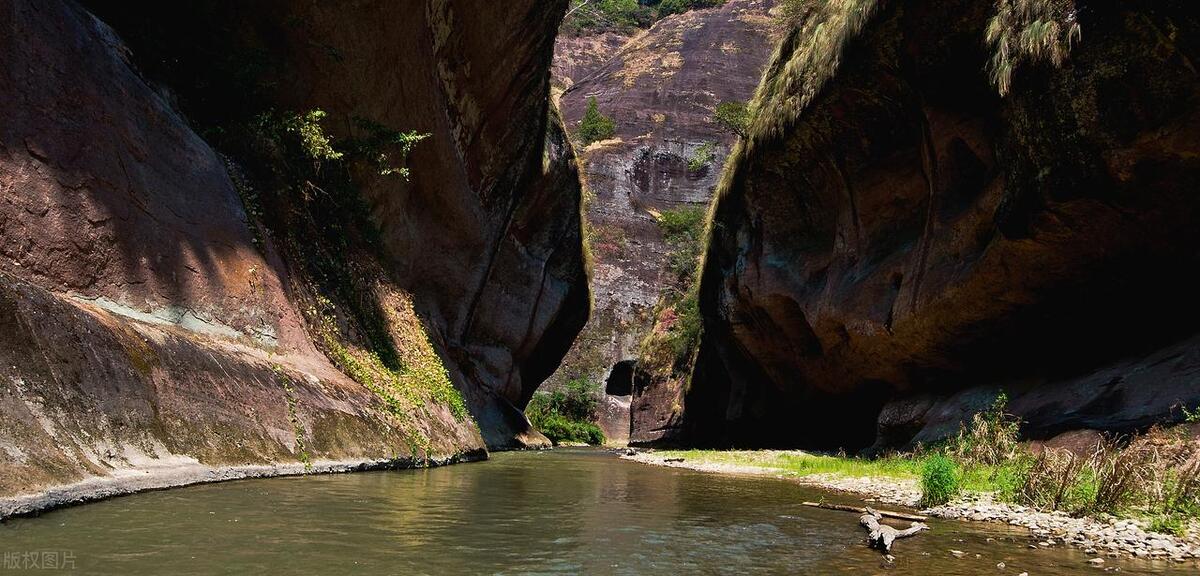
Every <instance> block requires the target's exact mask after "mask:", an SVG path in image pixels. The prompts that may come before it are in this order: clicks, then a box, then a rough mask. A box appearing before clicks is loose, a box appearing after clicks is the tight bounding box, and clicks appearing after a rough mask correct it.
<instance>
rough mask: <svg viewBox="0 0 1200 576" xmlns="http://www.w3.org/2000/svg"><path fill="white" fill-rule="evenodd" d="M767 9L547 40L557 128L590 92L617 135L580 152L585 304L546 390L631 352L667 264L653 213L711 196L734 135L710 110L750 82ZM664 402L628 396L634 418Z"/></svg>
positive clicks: (752, 4)
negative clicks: (696, 158) (694, 161)
mask: <svg viewBox="0 0 1200 576" xmlns="http://www.w3.org/2000/svg"><path fill="white" fill-rule="evenodd" d="M771 5H772V3H771V2H768V1H765V0H730V1H729V2H727V3H725V5H724V6H722V7H720V8H715V9H709V10H696V11H691V12H687V13H684V14H678V15H674V16H671V17H668V18H665V19H663V20H661V21H659V22H658V23H656V24H655V25H654V26H653V27H652V28H651V29H650V30H648V31H647V32H645V33H643V34H640V35H638V36H635V37H633V38H631V39H629V40H628V42H627V43H625V44H624V45H623V46H620V47H619V49H614V48H613V45H614V41H613V36H614V35H612V34H604V35H601V36H597V37H586V38H560V39H559V40H558V46H557V48H556V50H555V74H556V80H557V81H558V82H559V83H560V84H561V85H562V86H564V87H567V88H568V89H567V90H566V92H565V93H564V94H563V95H562V97H561V98H560V103H561V106H562V110H563V116H564V118H565V119H566V121H567V126H568V130H574V129H575V128H576V127H577V126H578V122H579V120H580V119H581V118H582V117H583V114H584V111H585V109H586V107H587V102H588V100H589V99H590V98H593V97H594V98H596V100H597V103H598V106H599V109H600V111H601V112H602V113H603V114H605V115H608V116H610V117H611V118H612V119H613V120H614V121H615V123H616V132H617V134H616V138H615V139H613V140H609V141H606V142H601V143H596V144H593V145H592V146H590V147H588V148H587V149H586V150H585V151H584V152H583V153H582V157H583V165H584V170H585V171H586V173H587V180H588V186H589V188H590V190H591V193H592V194H594V198H593V199H592V200H591V202H590V203H589V205H588V214H587V218H588V221H589V224H590V226H591V228H592V236H593V239H592V253H593V254H592V255H593V258H594V274H593V292H594V293H595V310H594V312H593V315H592V319H591V321H590V322H589V323H588V325H587V326H586V327H585V328H584V330H583V332H582V333H581V334H580V336H579V338H578V340H577V341H576V343H575V345H574V347H573V348H572V350H571V352H570V353H569V354H568V356H567V358H566V359H565V360H564V362H563V366H562V368H561V369H560V370H559V371H558V372H557V373H556V374H555V375H554V377H553V378H551V380H549V381H548V382H547V385H548V386H554V385H557V384H559V383H561V382H565V381H567V380H569V379H572V378H586V379H589V380H591V381H593V382H605V381H606V379H607V377H608V374H609V372H610V371H611V370H612V368H613V366H615V365H617V364H618V363H620V362H622V361H631V360H634V359H635V358H636V357H637V349H638V345H639V343H640V342H641V340H642V338H643V337H644V336H645V334H646V332H647V330H649V328H650V327H651V326H652V324H653V312H654V306H655V304H656V303H657V301H658V299H659V296H660V294H662V292H663V291H664V290H665V289H667V287H668V286H669V285H670V284H671V283H672V282H673V275H672V274H671V272H669V271H668V270H667V263H668V257H669V254H670V251H671V248H670V246H668V245H667V243H666V242H665V241H664V240H663V236H662V231H661V229H660V228H659V226H658V224H657V222H656V218H655V214H657V213H660V212H662V211H664V210H670V209H674V208H679V207H684V206H694V207H703V206H706V205H707V204H708V201H709V199H710V198H711V197H712V192H713V189H714V187H715V186H716V183H717V178H718V176H719V174H720V167H721V164H722V163H723V162H724V159H725V156H726V151H727V149H728V147H729V146H730V145H732V143H733V139H734V138H733V136H731V135H729V134H727V133H724V132H722V131H721V130H720V129H719V128H718V127H717V126H716V125H715V124H714V123H713V122H712V121H711V116H712V113H713V109H714V108H715V107H716V106H717V104H719V103H721V102H726V101H734V100H739V101H744V100H746V99H748V98H749V97H750V95H751V93H752V92H753V90H754V86H756V85H757V84H758V81H759V78H760V76H761V72H762V69H763V67H764V65H765V64H766V62H767V60H768V58H769V56H770V50H771V45H772V43H773V38H772V34H773V33H774V32H775V30H774V25H775V24H774V21H773V20H772V18H771V17H770V16H768V14H767V12H768V10H769V9H770V8H771ZM597 55H599V56H601V57H602V59H601V58H597ZM705 143H714V144H716V147H715V150H714V152H715V153H714V157H713V159H712V161H711V162H710V163H708V164H707V165H705V166H703V167H702V168H700V169H698V170H692V169H689V167H688V160H689V159H690V158H691V157H692V156H693V154H695V152H696V150H697V149H698V148H699V147H701V146H702V145H704V144H705ZM660 397H661V398H660ZM609 400H610V404H613V405H614V406H617V404H616V403H613V402H611V401H612V400H613V399H609ZM676 403H677V402H676V401H675V399H674V396H673V395H671V394H659V395H657V396H655V399H654V400H651V399H650V397H649V396H646V397H645V399H644V400H642V401H641V402H640V403H639V400H638V398H636V397H635V398H634V399H633V404H634V414H635V415H637V414H650V413H653V414H654V417H653V419H660V418H666V417H669V415H670V414H671V411H672V405H674V404H676ZM625 417H626V418H627V417H628V416H625ZM639 421H641V422H646V424H639V423H638V422H639ZM648 422H649V420H648V419H646V418H641V419H639V418H637V417H635V418H634V425H633V435H634V436H633V437H634V439H642V440H644V439H645V438H644V436H646V435H647V434H657V432H650V429H651V428H655V429H656V428H657V427H658V425H657V424H655V425H651V424H648ZM613 426H615V425H613ZM623 435H624V434H623Z"/></svg>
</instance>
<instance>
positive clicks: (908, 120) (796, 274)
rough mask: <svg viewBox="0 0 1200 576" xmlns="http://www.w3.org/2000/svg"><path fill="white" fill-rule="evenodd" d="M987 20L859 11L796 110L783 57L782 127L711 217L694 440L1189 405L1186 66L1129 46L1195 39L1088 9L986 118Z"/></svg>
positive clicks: (814, 435)
mask: <svg viewBox="0 0 1200 576" xmlns="http://www.w3.org/2000/svg"><path fill="white" fill-rule="evenodd" d="M855 6H858V5H857V4H856V5H855ZM992 9H993V7H992V5H991V4H989V3H986V2H985V3H978V2H967V1H965V0H955V1H952V2H933V1H931V0H925V1H922V2H919V3H918V7H913V6H912V5H906V7H905V8H904V9H899V8H898V7H897V5H895V4H888V3H875V2H871V3H868V4H867V8H866V9H865V10H866V13H867V14H868V16H867V17H866V18H865V20H864V24H863V27H862V29H861V30H857V29H853V30H849V31H848V34H849V35H850V37H851V38H852V40H850V41H849V43H848V46H851V47H853V49H852V50H847V51H846V52H845V58H842V59H839V60H835V61H834V62H835V64H834V66H836V68H835V69H833V70H832V71H829V74H828V75H827V76H826V75H820V74H814V75H812V76H804V77H803V78H804V80H797V82H798V83H799V84H804V83H805V82H809V81H810V80H811V85H808V84H805V87H800V86H793V87H792V88H793V89H794V90H795V91H796V92H788V91H787V90H785V89H784V88H783V86H784V85H787V82H789V81H791V79H790V77H788V78H782V77H781V76H780V75H784V76H786V75H787V74H789V72H788V71H789V70H794V67H795V66H800V65H801V64H802V62H804V60H803V58H802V57H801V55H802V54H805V53H806V52H804V51H800V50H796V47H797V46H804V45H805V44H803V43H798V44H796V45H785V47H784V49H783V50H782V51H781V53H780V55H779V63H778V64H779V65H777V66H774V67H772V68H770V69H769V70H772V71H773V72H771V73H770V75H769V76H768V77H767V79H766V81H767V83H768V84H769V85H772V86H774V87H776V88H777V93H774V94H770V95H769V96H772V97H774V98H775V99H774V100H770V102H771V103H776V102H778V107H777V109H775V108H772V109H771V110H772V112H773V113H774V114H775V115H774V116H768V117H763V118H760V119H759V122H758V124H757V125H756V129H755V130H754V134H753V135H752V136H751V138H750V139H748V141H747V142H745V143H744V145H743V146H742V147H741V148H740V152H739V153H738V154H735V155H734V157H733V158H732V159H731V160H730V165H729V167H728V169H727V172H726V176H727V177H726V178H725V180H724V182H725V183H726V186H725V187H724V188H723V189H722V190H721V191H720V193H719V195H718V197H719V198H720V200H719V201H718V203H717V205H716V206H715V208H714V211H713V214H714V226H713V230H714V231H715V232H714V234H713V236H712V238H711V242H710V247H709V250H708V256H707V258H706V260H705V269H704V271H703V279H702V281H701V293H700V308H701V311H702V313H703V314H704V316H705V326H704V327H705V330H704V335H703V339H702V342H701V343H700V345H699V346H698V348H697V354H698V357H697V360H696V367H695V370H694V371H693V373H692V381H691V388H690V391H689V393H688V395H687V398H686V399H685V402H684V414H685V416H684V420H685V421H686V422H687V424H686V425H685V428H686V429H687V430H688V433H689V434H694V435H695V436H694V437H695V438H696V441H697V442H711V443H714V444H719V443H723V442H724V443H736V444H739V445H752V444H754V443H756V442H765V441H768V440H769V441H770V442H771V443H773V444H787V445H795V446H801V447H812V448H828V449H837V448H839V447H841V448H845V449H847V450H850V451H853V450H856V449H865V448H871V450H873V451H876V452H878V451H882V450H884V449H887V448H889V447H903V446H906V445H909V444H912V443H915V442H918V441H920V442H925V443H926V444H928V443H929V442H931V441H933V440H936V439H940V438H945V437H947V436H949V435H953V434H955V433H957V431H958V428H959V423H960V422H961V421H963V420H965V419H969V417H970V415H971V414H972V413H974V412H977V411H979V410H981V409H983V408H986V407H987V406H988V405H989V404H990V403H991V402H992V401H993V399H994V398H995V397H996V395H997V393H998V391H999V390H1000V389H1004V390H1006V391H1007V392H1008V395H1009V398H1010V402H1009V404H1008V408H1009V410H1010V411H1011V412H1012V413H1014V414H1016V415H1017V416H1020V417H1021V418H1022V419H1023V420H1024V421H1025V425H1024V426H1023V427H1022V428H1023V431H1024V432H1025V433H1026V434H1029V435H1031V436H1034V437H1037V438H1050V437H1053V436H1054V435H1056V434H1058V433H1060V432H1063V431H1066V430H1074V429H1093V430H1114V431H1127V430H1132V429H1138V428H1142V427H1145V426H1149V425H1151V424H1154V423H1157V422H1160V421H1162V420H1164V419H1168V418H1174V416H1172V412H1171V410H1172V406H1174V405H1176V404H1177V403H1179V402H1181V401H1182V402H1184V403H1191V404H1200V388H1197V387H1196V386H1195V385H1194V383H1195V381H1196V379H1197V377H1198V375H1200V336H1197V334H1196V329H1195V327H1196V326H1197V321H1198V320H1200V301H1197V300H1196V299H1195V298H1193V295H1194V294H1195V293H1197V292H1198V291H1200V273H1198V272H1197V268H1196V267H1195V266H1193V265H1191V263H1194V262H1196V261H1197V258H1198V257H1200V254H1198V251H1200V249H1198V248H1197V247H1200V228H1197V227H1196V226H1195V225H1194V224H1195V222H1196V221H1197V220H1198V219H1200V197H1197V196H1196V195H1194V194H1190V193H1189V191H1190V190H1192V189H1194V183H1195V182H1196V181H1197V179H1200V169H1198V168H1197V166H1196V165H1195V163H1194V162H1192V161H1191V160H1190V158H1193V157H1194V155H1195V153H1196V151H1197V148H1198V147H1200V115H1198V114H1197V113H1196V109H1195V102H1196V101H1197V96H1198V95H1200V87H1198V85H1197V83H1196V82H1195V81H1194V76H1193V73H1192V72H1191V70H1190V68H1189V67H1188V65H1187V64H1186V63H1187V62H1193V61H1195V60H1196V58H1197V57H1200V53H1196V48H1195V47H1194V46H1191V45H1185V44H1183V43H1177V44H1171V45H1170V46H1161V45H1160V44H1159V43H1158V42H1157V41H1155V40H1153V39H1150V38H1148V37H1147V36H1146V35H1145V34H1144V32H1143V29H1142V28H1141V26H1142V25H1141V24H1133V22H1144V21H1146V20H1145V19H1147V18H1148V19H1150V20H1149V21H1152V22H1157V24H1150V26H1151V27H1155V26H1166V27H1170V26H1175V25H1178V24H1176V23H1177V22H1189V23H1190V24H1188V25H1189V26H1194V25H1195V21H1194V20H1192V19H1189V17H1188V16H1186V13H1187V11H1188V9H1189V8H1187V7H1185V6H1184V4H1182V3H1175V4H1171V5H1170V6H1169V7H1167V6H1165V5H1164V6H1163V7H1161V8H1160V7H1158V6H1157V5H1156V7H1155V8H1154V9H1152V10H1151V9H1147V8H1145V7H1139V6H1138V5H1134V4H1129V3H1117V4H1106V5H1104V6H1091V7H1089V10H1088V16H1087V20H1088V22H1087V23H1086V24H1085V29H1086V30H1088V32H1086V35H1087V39H1086V40H1085V41H1083V42H1080V43H1078V44H1077V45H1076V46H1075V47H1074V48H1073V50H1072V54H1071V57H1070V59H1069V60H1070V61H1069V63H1068V64H1066V65H1065V67H1064V69H1063V70H1054V69H1051V68H1050V67H1047V68H1046V69H1044V70H1041V71H1039V73H1037V74H1033V73H1030V74H1029V75H1028V76H1022V75H1021V74H1018V78H1019V79H1020V81H1019V82H1017V83H1016V84H1015V85H1014V87H1013V91H1012V92H1011V93H1010V94H1008V95H1007V96H1006V97H1004V98H999V97H998V96H996V93H995V88H994V87H993V86H992V85H990V84H989V82H988V80H987V78H986V76H985V75H984V74H982V73H980V72H979V71H980V70H981V69H983V68H984V67H985V65H986V62H987V61H988V58H989V57H990V54H989V53H987V51H986V46H985V45H984V43H983V42H981V40H980V35H981V33H980V30H982V29H983V28H984V27H985V25H986V22H987V19H988V18H989V16H990V14H991V12H992ZM915 13H920V14H921V15H922V16H921V20H922V25H921V26H912V25H911V20H908V19H907V17H906V15H911V14H915ZM821 14H823V12H822V11H821V10H817V11H814V15H813V16H812V18H814V20H812V21H811V22H810V23H811V24H813V25H814V26H815V23H816V21H817V20H815V19H817V18H820V17H821ZM847 20H848V21H854V22H857V21H858V20H857V19H847ZM839 22H841V21H840V20H839ZM1168 23H1171V24H1168ZM948 31H949V32H948ZM1192 32H1196V33H1200V30H1181V31H1180V33H1181V34H1184V35H1185V36H1186V35H1189V34H1191V33H1192ZM835 36H836V35H835ZM1160 50H1165V51H1166V52H1161V51H1160ZM792 58H795V60H794V61H793V60H792ZM785 63H787V65H785ZM897 70H899V71H902V72H901V73H899V74H896V73H894V71H897ZM1149 70H1153V71H1154V72H1153V73H1150V72H1148V71H1149ZM821 71H822V72H826V71H827V70H825V69H823V68H822V69H821ZM776 72H777V73H778V74H776ZM775 81H779V82H780V83H778V84H771V83H772V82H775ZM1116 86H1127V87H1129V88H1127V89H1118V88H1116ZM1134 86H1136V87H1137V88H1133V87H1134ZM798 92H803V93H805V94H815V96H814V97H813V99H812V100H811V101H810V102H809V103H808V104H807V105H806V106H804V107H803V108H802V109H799V108H798V107H796V106H792V103H796V102H804V101H805V100H804V99H803V98H801V97H798V96H796V93H798ZM917 94H920V98H919V100H920V102H919V103H918V104H914V105H910V103H911V102H912V100H911V98H913V97H915V95H917ZM1082 94H1097V95H1098V96H1097V98H1098V100H1088V102H1089V103H1088V104H1087V105H1082V104H1081V102H1082V100H1081V98H1082V96H1081V95H1082ZM789 98H790V99H789ZM1089 98H1090V97H1089ZM768 108H770V107H768ZM1131 110H1138V111H1139V112H1137V113H1131ZM767 114H770V113H767ZM1164 130H1165V131H1167V132H1169V133H1171V134H1172V135H1173V136H1172V137H1170V138H1168V139H1167V140H1160V139H1158V137H1157V136H1154V135H1158V134H1163V133H1164V132H1163V131H1164ZM1151 142H1153V143H1151ZM1068 151H1070V152H1068ZM1076 151H1078V153H1076ZM1085 286H1086V287H1087V289H1083V287H1085ZM1163 287H1167V289H1166V290H1165V291H1164V289H1163ZM1114 303H1118V305H1115V306H1114V305H1113V304H1114ZM1097 310H1105V311H1106V313H1104V314H1097V313H1096V311H1097ZM1164 319H1165V320H1164ZM1164 321H1165V325H1164V324H1163V323H1162V322H1164ZM1146 333H1156V334H1161V335H1162V336H1163V337H1162V338H1161V339H1157V340H1156V341H1155V342H1154V343H1153V344H1150V343H1148V342H1146V341H1145V339H1144V338H1143V336H1142V335H1143V334H1146ZM1063 343H1069V344H1070V345H1069V346H1062V345H1061V344H1063ZM1015 358H1020V359H1021V361H1020V362H1014V359H1015ZM877 441H878V443H876V442H877Z"/></svg>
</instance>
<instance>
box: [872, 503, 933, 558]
mask: <svg viewBox="0 0 1200 576" xmlns="http://www.w3.org/2000/svg"><path fill="white" fill-rule="evenodd" d="M882 518H883V516H882V515H881V514H880V513H879V512H876V511H875V510H872V509H870V508H867V509H866V513H864V514H863V515H862V517H860V518H859V519H858V523H859V524H862V526H863V528H866V529H867V532H868V534H867V546H870V547H871V548H875V549H878V550H882V551H883V552H884V553H885V554H888V555H889V556H890V555H891V552H892V542H895V541H896V539H897V538H908V537H909V536H914V535H916V534H917V533H918V532H920V531H922V530H928V529H929V527H928V526H926V525H925V524H922V523H921V522H913V523H912V526H911V527H909V528H906V529H904V530H897V529H895V528H892V527H891V526H888V525H887V524H882V523H880V522H879V520H880V519H882Z"/></svg>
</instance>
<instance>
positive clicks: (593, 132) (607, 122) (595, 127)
mask: <svg viewBox="0 0 1200 576" xmlns="http://www.w3.org/2000/svg"><path fill="white" fill-rule="evenodd" d="M616 133H617V128H616V124H614V123H613V121H612V119H611V118H609V117H607V116H605V115H603V114H601V113H600V106H599V104H597V103H596V97H595V96H592V97H591V98H588V103H587V110H586V111H585V112H584V113H583V120H581V121H580V123H579V140H580V141H581V142H583V145H584V146H587V145H588V144H591V143H592V142H598V141H600V140H607V139H609V138H612V137H613V135H614V134H616Z"/></svg>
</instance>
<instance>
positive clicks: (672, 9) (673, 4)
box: [658, 0, 725, 18]
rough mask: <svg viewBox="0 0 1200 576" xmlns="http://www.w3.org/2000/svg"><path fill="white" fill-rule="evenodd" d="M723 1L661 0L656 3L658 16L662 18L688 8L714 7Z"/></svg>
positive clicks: (723, 1)
mask: <svg viewBox="0 0 1200 576" xmlns="http://www.w3.org/2000/svg"><path fill="white" fill-rule="evenodd" d="M724 3H725V0H662V3H661V4H659V5H658V17H659V18H664V17H666V16H670V15H671V14H682V13H684V12H687V11H688V10H699V9H701V8H714V7H716V6H720V5H722V4H724Z"/></svg>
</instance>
